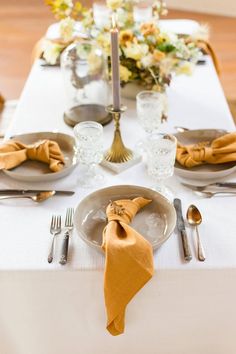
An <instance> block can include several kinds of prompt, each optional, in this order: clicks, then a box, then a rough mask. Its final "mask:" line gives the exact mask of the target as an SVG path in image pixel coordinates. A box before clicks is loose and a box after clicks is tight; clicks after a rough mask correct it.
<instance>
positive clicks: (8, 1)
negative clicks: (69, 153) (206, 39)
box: [0, 0, 236, 99]
mask: <svg viewBox="0 0 236 354" xmlns="http://www.w3.org/2000/svg"><path fill="white" fill-rule="evenodd" d="M89 2H90V1H86V5H87V4H88V3H89ZM168 18H188V19H194V20H197V21H199V22H201V23H208V24H209V26H210V29H211V42H212V45H213V46H214V48H215V51H216V53H217V55H218V58H219V59H220V62H221V66H222V74H221V81H222V85H223V88H224V91H225V94H226V96H227V97H228V98H230V99H236V45H235V40H236V18H230V17H221V16H211V15H204V14H200V13H199V14H197V13H190V12H183V11H177V10H170V11H169V15H168ZM52 22H54V18H53V16H52V14H51V13H50V11H49V9H48V8H47V7H46V6H45V5H44V3H43V0H20V1H19V0H0V92H1V93H2V94H3V95H4V96H5V97H6V98H8V99H10V98H17V97H19V96H20V93H21V91H22V88H23V86H24V82H25V80H26V78H27V75H28V73H29V70H30V66H31V52H32V48H33V46H34V44H35V42H36V41H37V40H38V39H39V38H41V37H42V36H43V34H44V33H45V31H46V29H47V27H48V25H49V24H50V23H52Z"/></svg>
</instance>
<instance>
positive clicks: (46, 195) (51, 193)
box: [0, 191, 56, 203]
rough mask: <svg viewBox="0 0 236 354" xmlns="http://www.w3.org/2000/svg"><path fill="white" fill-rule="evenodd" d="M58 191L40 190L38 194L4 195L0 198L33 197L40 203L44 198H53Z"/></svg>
mask: <svg viewBox="0 0 236 354" xmlns="http://www.w3.org/2000/svg"><path fill="white" fill-rule="evenodd" d="M55 193H56V192H55V191H47V192H40V193H37V194H36V195H27V194H26V195H2V196H0V200H3V199H12V198H14V199H15V198H27V199H31V200H33V201H34V202H36V203H40V202H43V201H44V200H47V199H49V198H51V197H52V196H54V194H55Z"/></svg>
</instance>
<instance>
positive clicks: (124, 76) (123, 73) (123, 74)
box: [120, 65, 132, 82]
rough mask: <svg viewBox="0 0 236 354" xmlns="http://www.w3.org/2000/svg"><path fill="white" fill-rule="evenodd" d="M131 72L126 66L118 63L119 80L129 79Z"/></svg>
mask: <svg viewBox="0 0 236 354" xmlns="http://www.w3.org/2000/svg"><path fill="white" fill-rule="evenodd" d="M131 75H132V72H131V71H130V70H129V69H127V68H126V66H123V65H120V79H121V81H124V82H127V81H129V78H130V76H131Z"/></svg>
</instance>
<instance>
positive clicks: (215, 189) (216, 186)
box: [181, 182, 236, 198]
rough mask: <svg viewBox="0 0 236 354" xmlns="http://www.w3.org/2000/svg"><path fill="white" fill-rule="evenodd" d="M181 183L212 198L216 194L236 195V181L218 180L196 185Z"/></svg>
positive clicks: (201, 194)
mask: <svg viewBox="0 0 236 354" xmlns="http://www.w3.org/2000/svg"><path fill="white" fill-rule="evenodd" d="M181 184H182V185H183V186H185V187H186V188H188V189H191V190H192V191H193V192H194V193H195V194H197V195H199V196H202V197H207V198H211V197H214V196H216V195H224V196H227V195H229V196H230V195H231V196H233V195H236V183H234V182H216V183H210V184H207V185H204V186H196V185H192V184H188V183H183V182H182V183H181Z"/></svg>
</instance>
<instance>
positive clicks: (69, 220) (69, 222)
mask: <svg viewBox="0 0 236 354" xmlns="http://www.w3.org/2000/svg"><path fill="white" fill-rule="evenodd" d="M73 216H74V209H73V208H67V210H66V220H65V228H66V232H65V234H64V238H63V243H62V253H61V258H60V261H59V263H60V264H66V262H67V255H68V248H69V238H70V233H71V231H72V230H73V227H74V224H73Z"/></svg>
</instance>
